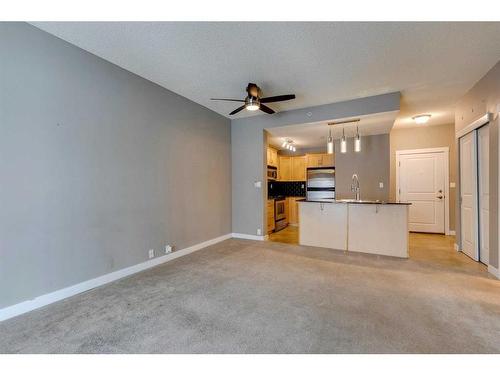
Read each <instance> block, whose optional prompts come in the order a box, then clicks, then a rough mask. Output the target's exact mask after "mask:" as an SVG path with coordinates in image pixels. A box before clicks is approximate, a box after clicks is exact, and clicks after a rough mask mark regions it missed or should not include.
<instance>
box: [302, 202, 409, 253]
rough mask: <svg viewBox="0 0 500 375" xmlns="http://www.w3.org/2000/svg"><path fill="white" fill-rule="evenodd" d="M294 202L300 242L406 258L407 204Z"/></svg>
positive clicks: (308, 244)
mask: <svg viewBox="0 0 500 375" xmlns="http://www.w3.org/2000/svg"><path fill="white" fill-rule="evenodd" d="M298 202H299V222H300V227H299V243H300V244H301V245H307V246H318V247H326V248H331V249H336V250H345V251H354V252H361V253H369V254H378V255H387V256H394V257H400V258H408V207H409V204H408V203H396V202H381V201H361V200H359V201H358V200H322V201H310V200H305V199H304V200H299V201H298Z"/></svg>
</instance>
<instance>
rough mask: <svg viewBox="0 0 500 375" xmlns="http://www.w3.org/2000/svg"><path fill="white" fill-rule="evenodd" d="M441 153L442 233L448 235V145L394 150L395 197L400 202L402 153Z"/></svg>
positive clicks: (449, 232) (449, 233)
mask: <svg viewBox="0 0 500 375" xmlns="http://www.w3.org/2000/svg"><path fill="white" fill-rule="evenodd" d="M436 153H443V154H444V158H445V161H446V162H445V168H444V169H445V176H444V234H445V235H447V236H449V235H451V234H455V233H452V232H451V231H450V197H449V195H450V181H449V180H450V148H449V147H434V148H418V149H413V150H396V197H397V201H398V202H400V190H399V163H400V160H401V156H402V155H415V154H436Z"/></svg>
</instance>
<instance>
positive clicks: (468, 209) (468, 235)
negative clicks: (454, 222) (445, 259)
mask: <svg viewBox="0 0 500 375" xmlns="http://www.w3.org/2000/svg"><path fill="white" fill-rule="evenodd" d="M476 166H477V155H476V132H472V133H469V134H467V135H465V136H463V137H462V138H460V201H461V203H460V224H461V238H462V246H461V247H462V251H463V252H464V253H465V254H467V255H468V256H470V257H471V258H472V259H474V260H478V246H477V245H478V244H477V240H476V237H477V232H476V226H477V178H476V177H477V170H476Z"/></svg>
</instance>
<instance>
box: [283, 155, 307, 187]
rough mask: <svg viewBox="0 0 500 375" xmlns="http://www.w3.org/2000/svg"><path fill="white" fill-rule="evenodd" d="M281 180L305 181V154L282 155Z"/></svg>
mask: <svg viewBox="0 0 500 375" xmlns="http://www.w3.org/2000/svg"><path fill="white" fill-rule="evenodd" d="M279 160H280V163H279V164H280V165H279V180H280V181H305V180H306V157H305V156H280V157H279Z"/></svg>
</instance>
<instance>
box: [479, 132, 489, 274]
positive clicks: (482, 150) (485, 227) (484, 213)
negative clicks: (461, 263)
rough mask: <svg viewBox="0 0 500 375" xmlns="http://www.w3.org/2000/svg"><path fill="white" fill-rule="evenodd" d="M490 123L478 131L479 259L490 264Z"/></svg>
mask: <svg viewBox="0 0 500 375" xmlns="http://www.w3.org/2000/svg"><path fill="white" fill-rule="evenodd" d="M489 133H490V132H489V127H488V125H486V126H483V127H482V128H479V130H478V131H477V147H478V150H477V156H478V171H479V188H478V192H479V200H478V201H479V261H480V262H481V263H484V264H488V260H489V252H490V246H489V241H490V236H489V225H490V207H489V205H490V189H489V181H490V179H489V172H490V171H489V168H490V163H489V149H490V136H489Z"/></svg>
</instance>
